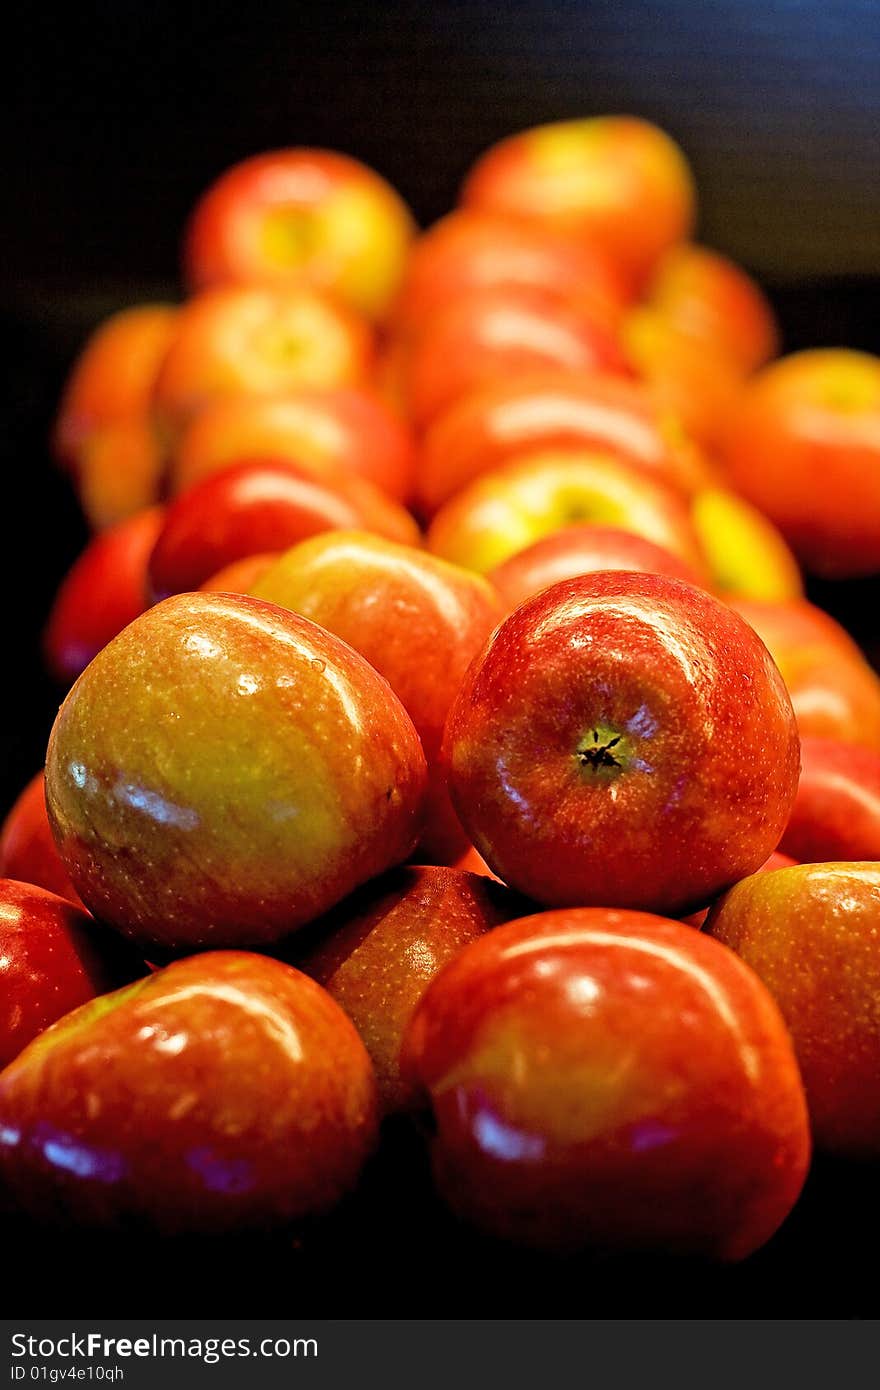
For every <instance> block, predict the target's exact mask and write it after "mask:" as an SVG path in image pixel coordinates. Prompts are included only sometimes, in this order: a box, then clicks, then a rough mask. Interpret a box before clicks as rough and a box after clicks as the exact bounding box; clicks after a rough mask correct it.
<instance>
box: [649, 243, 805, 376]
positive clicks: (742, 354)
mask: <svg viewBox="0 0 880 1390" xmlns="http://www.w3.org/2000/svg"><path fill="white" fill-rule="evenodd" d="M648 303H649V304H650V306H651V308H652V309H654V310H655V311H656V312H657V313H658V314H659V315H660V316H661V317H662V318H663V319H664V320H665V321H666V322H667V323H669V324H670V325H671V326H674V327H675V328H676V329H677V330H678V331H679V332H681V333H683V334H686V335H687V336H688V337H691V338H693V339H695V340H696V341H697V342H700V343H704V344H706V346H708V347H711V348H715V349H720V350H721V351H722V352H725V353H727V354H728V355H729V356H730V357H732V358H733V359H734V361H736V362H738V363H739V365H740V367H741V369H742V370H743V371H744V372H753V371H754V370H755V369H756V368H757V367H762V366H763V365H764V363H765V362H769V361H770V359H771V357H775V356H776V354H777V353H778V352H779V328H778V326H777V323H776V318H775V315H774V313H773V310H772V308H771V306H770V303H769V301H768V300H767V297H766V295H765V294H764V292H763V290H762V289H761V287H760V285H758V284H757V283H756V282H755V281H754V280H753V279H752V277H751V276H750V275H749V274H748V273H747V272H746V271H745V270H743V268H742V266H740V265H737V264H736V262H735V261H732V260H731V259H730V258H729V257H728V256H723V255H721V253H720V252H719V251H712V250H710V249H709V247H708V246H698V245H695V244H694V243H693V242H688V243H685V244H683V245H679V246H672V247H670V249H669V250H668V251H667V252H666V253H665V254H664V255H663V257H662V258H661V259H660V261H659V262H658V263H657V266H656V268H655V272H654V275H653V276H652V279H651V283H650V286H649V288H648Z"/></svg>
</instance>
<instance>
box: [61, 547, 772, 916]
mask: <svg viewBox="0 0 880 1390" xmlns="http://www.w3.org/2000/svg"><path fill="white" fill-rule="evenodd" d="M444 752H445V755H446V758H447V761H448V764H449V788H450V792H451V794H452V801H453V805H454V806H455V808H456V810H457V811H458V814H459V816H460V818H461V821H462V824H463V825H464V827H465V829H466V830H467V832H468V833H469V835H470V837H471V839H472V841H473V843H474V844H475V845H476V847H477V849H478V851H479V852H480V854H482V856H483V858H484V859H485V860H486V862H487V863H488V864H489V865H490V867H491V868H492V869H494V870H495V872H496V873H497V874H498V875H499V876H500V877H501V878H502V879H503V880H504V882H505V883H509V884H510V885H511V886H512V887H514V888H518V889H519V890H520V891H521V892H523V893H526V894H528V896H529V897H532V898H535V899H536V900H537V901H538V902H542V903H546V904H548V905H552V906H582V905H587V906H590V905H596V906H600V905H601V906H611V907H628V908H643V909H645V910H650V911H656V912H664V913H667V914H668V915H670V916H673V915H674V916H681V915H683V914H684V913H686V912H689V911H693V910H694V909H695V908H697V907H701V906H703V905H704V904H705V903H706V902H708V901H709V900H710V899H711V898H712V897H714V896H715V895H716V894H717V893H719V892H720V891H721V890H722V889H724V888H725V887H728V886H729V885H730V884H731V883H735V882H736V881H737V880H738V879H740V878H742V877H743V876H744V875H746V874H749V873H752V872H753V871H754V870H755V869H757V868H758V867H759V866H760V865H761V864H763V862H764V860H765V859H766V858H767V856H768V855H769V854H770V853H771V851H772V850H773V849H775V847H776V845H777V844H778V842H779V838H780V836H781V835H782V832H783V830H784V829H785V826H786V823H787V821H788V817H789V814H790V812H791V807H792V804H793V802H794V797H795V792H796V789H797V777H798V767H799V760H798V738H797V730H796V727H795V721H794V714H793V711H792V708H791V702H790V700H789V698H788V695H787V693H786V691H785V687H784V685H783V683H782V679H781V677H780V675H779V672H778V671H777V670H776V667H775V666H774V665H773V662H772V660H771V658H770V656H769V654H768V652H767V650H766V648H765V647H764V646H763V644H762V643H761V642H760V641H759V639H758V638H757V637H756V635H755V633H754V632H753V631H752V630H751V629H750V628H749V626H748V625H747V624H746V623H744V622H743V621H742V620H741V619H739V618H738V617H737V616H736V614H734V613H732V612H731V610H730V609H729V608H727V607H726V606H725V605H724V604H722V603H720V602H719V601H718V600H717V599H715V598H713V597H712V596H711V595H710V594H708V593H706V592H704V591H703V590H702V589H697V588H694V587H693V586H692V585H689V584H682V583H681V582H679V581H678V580H675V579H667V578H664V577H662V576H660V575H651V574H627V573H624V572H622V571H621V572H618V573H607V574H592V575H585V576H582V577H580V578H578V579H570V580H565V581H563V582H562V583H560V584H555V585H553V587H552V588H550V589H545V590H544V591H543V593H541V594H538V595H537V596H536V597H535V598H532V599H529V600H527V602H526V603H524V604H522V605H521V607H519V608H518V609H517V610H516V611H515V612H514V613H513V614H512V615H511V616H510V617H509V618H507V619H506V621H505V622H504V623H503V624H502V625H501V627H500V628H498V629H497V631H496V632H495V634H494V635H493V637H492V639H491V640H490V641H489V643H488V644H487V645H486V647H485V648H484V650H483V652H482V654H481V655H480V657H478V658H477V660H476V661H474V663H473V664H472V665H471V667H470V669H469V671H468V674H467V676H466V677H465V680H464V684H463V685H462V687H461V689H460V691H459V693H458V696H457V697H456V700H455V702H454V704H453V706H452V709H451V711H450V714H449V719H448V721H447V725H446V736H445V747H444ZM74 881H75V880H74Z"/></svg>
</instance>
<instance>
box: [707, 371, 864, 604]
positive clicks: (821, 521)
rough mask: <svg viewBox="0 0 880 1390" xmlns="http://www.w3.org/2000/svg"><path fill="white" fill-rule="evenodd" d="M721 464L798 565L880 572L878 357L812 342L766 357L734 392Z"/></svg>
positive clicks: (834, 571) (834, 573) (849, 573)
mask: <svg viewBox="0 0 880 1390" xmlns="http://www.w3.org/2000/svg"><path fill="white" fill-rule="evenodd" d="M724 461H725V464H726V467H727V470H728V472H729V475H730V478H731V480H732V482H733V485H734V487H736V488H737V489H738V490H739V491H740V492H742V493H744V494H745V496H746V497H748V498H749V499H750V501H752V502H754V503H755V505H756V506H758V507H760V509H761V511H763V512H766V513H767V515H768V516H769V517H770V519H771V521H773V522H775V523H776V525H777V526H778V527H779V529H780V530H781V531H782V533H783V535H784V536H785V537H786V539H787V540H788V542H789V543H790V545H791V546H792V548H793V549H794V550H795V552H796V553H797V554H798V556H799V557H800V559H801V560H802V561H803V563H804V564H805V565H806V567H807V569H809V570H811V571H813V572H815V573H817V574H822V575H826V576H827V577H829V578H836V579H844V578H849V577H853V576H857V575H863V574H874V573H876V572H877V571H878V570H880V481H878V479H880V358H877V357H872V356H871V355H870V354H868V353H860V352H853V351H850V350H849V349H844V348H823V349H818V348H817V349H813V350H810V351H807V352H798V353H794V354H793V355H792V356H790V357H783V358H781V359H780V360H779V361H778V362H774V363H771V365H770V366H768V367H765V368H764V370H763V371H761V372H760V373H759V374H758V375H757V376H756V377H754V378H753V379H752V381H751V382H750V383H749V385H748V387H747V388H746V390H745V392H744V393H743V396H742V399H741V401H740V404H739V408H738V409H737V410H736V412H735V413H734V415H733V417H732V420H731V427H730V430H729V432H728V435H727V438H726V441H725V448H724Z"/></svg>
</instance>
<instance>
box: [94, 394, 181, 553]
mask: <svg viewBox="0 0 880 1390" xmlns="http://www.w3.org/2000/svg"><path fill="white" fill-rule="evenodd" d="M166 468H167V459H166V456H165V451H164V449H163V447H162V444H161V442H160V440H159V436H158V433H157V431H156V429H155V426H154V425H153V422H152V420H150V419H149V418H148V417H147V416H134V417H132V418H131V419H126V420H117V421H114V422H113V423H112V424H109V425H102V426H100V427H99V428H97V429H95V430H93V431H92V433H91V434H89V436H88V438H87V439H85V440H84V441H83V443H82V445H81V446H80V450H79V455H78V460H77V468H76V491H77V496H78V497H79V502H80V506H81V507H82V509H83V513H84V515H85V518H86V520H87V521H88V523H89V525H90V526H91V528H92V530H93V531H103V530H105V529H106V528H107V527H108V526H114V525H115V524H116V523H117V522H118V521H125V520H127V518H128V517H130V516H134V515H135V513H136V512H140V511H144V510H145V509H146V508H147V507H152V506H155V505H156V503H157V502H158V501H159V500H160V497H161V495H162V493H163V490H164V485H165V471H166Z"/></svg>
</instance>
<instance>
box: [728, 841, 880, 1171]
mask: <svg viewBox="0 0 880 1390" xmlns="http://www.w3.org/2000/svg"><path fill="white" fill-rule="evenodd" d="M878 923H880V864H876V863H858V862H855V863H839V864H835V863H829V864H797V865H795V867H794V868H791V869H780V870H778V871H777V872H776V873H775V874H758V875H755V876H753V877H752V878H747V879H745V880H744V881H743V882H742V883H738V884H737V885H736V887H735V888H732V889H731V890H730V892H729V893H727V894H726V895H725V897H723V898H722V899H721V901H720V902H719V903H717V904H716V905H715V907H714V908H713V909H712V912H711V913H710V914H709V920H708V922H707V924H706V930H707V931H708V932H710V933H711V934H712V936H714V937H715V938H716V939H717V940H718V941H723V942H724V944H725V945H726V946H729V947H731V949H732V950H734V951H736V953H737V955H739V956H740V957H741V958H742V959H743V960H744V961H745V962H746V964H747V965H750V966H751V968H752V969H753V970H754V971H755V972H756V973H757V974H758V975H760V977H761V979H762V980H763V981H764V983H765V985H766V986H767V988H768V989H769V990H770V993H771V994H772V995H773V996H774V998H775V999H776V1002H777V1003H778V1005H779V1007H780V1010H781V1011H782V1016H783V1018H784V1019H785V1021H786V1023H787V1025H788V1028H789V1031H790V1033H791V1036H792V1039H793V1041H794V1047H795V1052H796V1053H797V1057H798V1062H799V1064H800V1068H801V1073H802V1075H803V1078H804V1086H805V1088H806V1092H807V1102H808V1104H809V1107H810V1120H811V1122H812V1126H813V1137H814V1139H815V1141H816V1145H817V1147H820V1148H823V1149H829V1150H831V1151H833V1152H837V1153H842V1154H849V1155H855V1156H860V1157H870V1158H877V1157H878V1156H880V1012H878V1008H877V1001H878V999H880V953H878V950H877V931H878Z"/></svg>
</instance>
